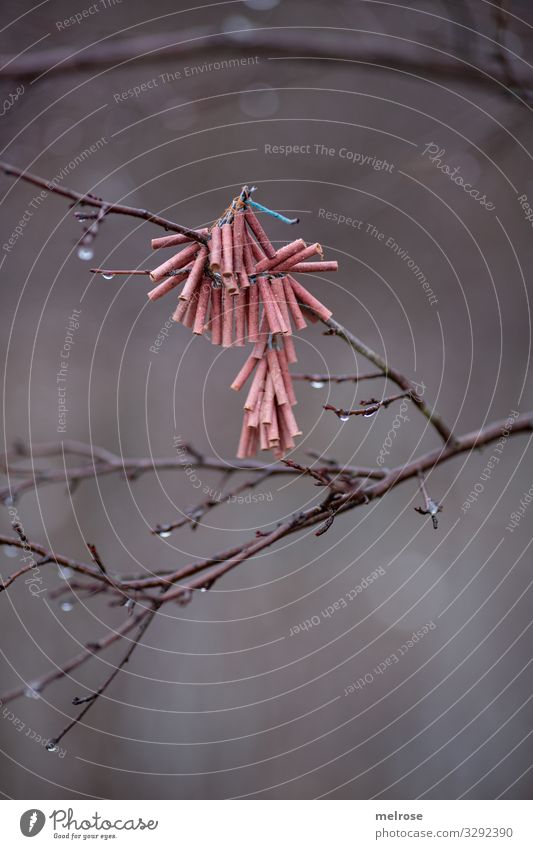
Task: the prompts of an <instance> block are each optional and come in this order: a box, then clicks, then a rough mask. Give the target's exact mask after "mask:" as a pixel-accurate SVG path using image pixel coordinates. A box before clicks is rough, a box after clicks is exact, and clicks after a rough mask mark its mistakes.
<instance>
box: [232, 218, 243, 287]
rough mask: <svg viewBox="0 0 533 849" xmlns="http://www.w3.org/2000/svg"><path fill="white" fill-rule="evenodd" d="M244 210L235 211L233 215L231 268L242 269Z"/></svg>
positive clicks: (237, 270)
mask: <svg viewBox="0 0 533 849" xmlns="http://www.w3.org/2000/svg"><path fill="white" fill-rule="evenodd" d="M243 247H244V212H236V213H235V215H234V217H233V270H234V271H236V272H237V273H240V272H241V271H242V270H243Z"/></svg>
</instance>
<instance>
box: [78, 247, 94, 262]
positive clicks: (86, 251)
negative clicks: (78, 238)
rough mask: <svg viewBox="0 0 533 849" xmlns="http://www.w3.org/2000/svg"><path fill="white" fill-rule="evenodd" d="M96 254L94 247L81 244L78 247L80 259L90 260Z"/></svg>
mask: <svg viewBox="0 0 533 849" xmlns="http://www.w3.org/2000/svg"><path fill="white" fill-rule="evenodd" d="M93 256H94V251H93V249H92V248H88V247H87V246H86V245H81V246H80V247H79V248H78V257H79V258H80V259H83V260H85V262H89V260H90V259H92V258H93Z"/></svg>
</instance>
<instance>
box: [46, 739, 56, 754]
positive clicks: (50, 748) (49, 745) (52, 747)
mask: <svg viewBox="0 0 533 849" xmlns="http://www.w3.org/2000/svg"><path fill="white" fill-rule="evenodd" d="M58 750H59V746H58V745H57V743H54V741H53V740H50V742H49V743H47V744H46V751H47V752H57V751H58Z"/></svg>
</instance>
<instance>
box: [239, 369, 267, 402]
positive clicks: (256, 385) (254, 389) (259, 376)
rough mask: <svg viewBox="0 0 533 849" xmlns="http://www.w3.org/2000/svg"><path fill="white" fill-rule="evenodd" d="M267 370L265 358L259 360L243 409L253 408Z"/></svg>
mask: <svg viewBox="0 0 533 849" xmlns="http://www.w3.org/2000/svg"><path fill="white" fill-rule="evenodd" d="M266 371H267V362H266V360H265V359H262V360H259V365H258V367H257V371H256V373H255V374H254V379H253V380H252V385H251V386H250V391H249V392H248V396H247V398H246V401H245V402H244V409H245V410H253V409H255V405H256V404H257V399H258V397H259V392H260V390H261V389H262V388H263V385H264V382H265V375H266Z"/></svg>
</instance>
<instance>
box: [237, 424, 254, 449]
mask: <svg viewBox="0 0 533 849" xmlns="http://www.w3.org/2000/svg"><path fill="white" fill-rule="evenodd" d="M251 430H252V429H251V428H250V427H249V426H248V417H247V416H246V415H245V416H244V418H243V422H242V430H241V438H240V439H239V447H238V448H237V457H238V458H239V459H240V460H244V459H245V458H246V457H249V456H250V455H249V454H248V447H249V445H250V436H251Z"/></svg>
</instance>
